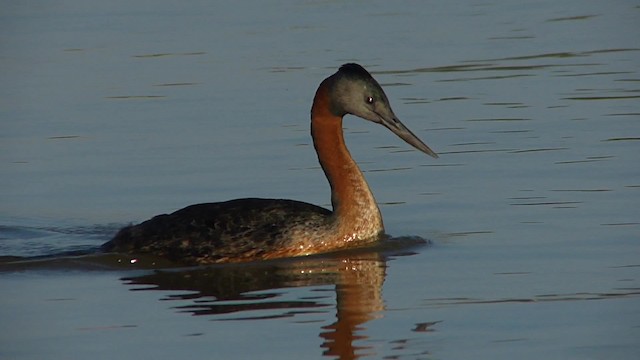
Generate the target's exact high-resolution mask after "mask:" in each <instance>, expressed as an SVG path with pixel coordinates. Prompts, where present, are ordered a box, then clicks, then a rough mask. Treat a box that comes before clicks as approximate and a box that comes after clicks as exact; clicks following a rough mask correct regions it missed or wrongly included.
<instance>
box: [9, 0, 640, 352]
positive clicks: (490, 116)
mask: <svg viewBox="0 0 640 360" xmlns="http://www.w3.org/2000/svg"><path fill="white" fill-rule="evenodd" d="M2 9H3V10H2V12H0V30H1V31H0V64H1V68H2V69H3V70H2V71H1V72H0V84H1V85H0V116H1V118H2V121H1V123H0V256H2V260H0V262H1V263H0V293H2V297H1V300H0V301H1V303H0V304H1V305H2V306H0V318H1V319H2V321H1V324H2V325H0V358H1V359H42V358H49V359H68V358H88V357H91V358H95V359H99V358H105V359H113V358H133V357H138V358H140V357H144V358H147V357H155V358H223V359H245V358H252V359H261V358H263V359H273V358H280V359H300V358H322V357H329V358H342V359H350V358H356V357H362V358H372V359H379V358H387V359H392V358H393V359H466V358H491V359H513V358H516V357H517V358H521V359H539V358H545V359H572V358H576V359H577V358H580V359H584V358H587V359H634V358H637V357H638V355H640V346H639V345H638V341H637V339H638V338H640V296H639V295H640V284H639V281H640V280H639V278H640V261H639V260H638V259H639V257H638V254H640V230H639V227H640V218H639V217H638V211H637V208H638V205H639V203H640V195H639V191H640V168H639V167H638V164H639V163H640V161H639V160H640V156H639V155H638V154H639V151H638V150H639V149H638V145H639V144H640V122H639V120H640V116H639V115H640V106H639V105H638V104H640V102H638V99H640V94H639V92H638V91H639V89H640V88H639V82H640V74H639V70H640V43H639V42H638V40H637V34H638V31H639V30H640V25H638V24H640V19H639V18H640V5H639V4H637V3H634V2H632V1H618V2H614V3H607V4H604V3H602V2H597V1H580V2H578V1H567V2H555V1H535V2H533V1H529V2H524V3H523V2H520V3H517V4H516V3H511V2H506V1H499V2H494V3H482V2H446V3H445V2H443V3H426V2H405V3H397V2H366V3H362V2H339V1H338V2H294V1H290V2H272V3H268V4H266V3H263V2H261V3H259V4H258V3H256V4H254V5H253V6H251V4H246V3H244V4H236V3H232V2H229V3H219V2H218V3H211V4H209V3H197V4H195V3H192V4H188V5H187V4H182V3H172V2H162V1H161V2H153V4H151V3H146V2H126V3H118V2H107V3H97V2H78V3H73V2H67V3H64V4H58V3H54V2H51V3H48V2H47V3H43V4H40V5H39V6H38V7H34V6H30V5H29V4H25V3H12V4H4V5H3V6H2ZM348 61H357V62H359V63H361V64H363V65H364V66H365V67H367V68H368V69H369V70H371V72H372V73H373V74H374V76H375V77H376V78H377V79H378V80H379V81H380V82H381V83H382V84H383V87H384V88H385V90H386V91H387V94H388V95H389V98H390V101H391V103H392V105H393V108H394V110H395V112H396V114H397V115H398V116H399V117H400V118H401V119H402V121H403V122H404V123H405V124H406V125H407V126H408V127H409V128H411V129H412V130H414V132H415V133H416V134H418V135H419V136H420V137H421V138H422V139H423V140H425V141H426V142H427V143H428V144H429V145H430V146H431V147H432V148H433V149H434V150H436V151H437V152H438V153H439V154H440V159H438V160H434V159H431V158H429V157H426V156H424V155H421V154H419V153H418V152H416V151H412V150H410V149H409V148H408V147H407V146H405V145H404V144H403V143H402V142H401V141H400V140H398V139H396V138H395V137H394V136H393V135H390V134H389V133H388V131H386V130H385V129H382V128H379V127H376V126H374V125H373V124H370V123H365V122H363V121H360V120H357V119H353V118H349V119H346V120H345V126H346V129H345V131H346V133H347V136H346V137H347V143H348V146H349V148H350V150H351V152H352V154H353V156H354V158H355V159H356V160H357V161H358V163H359V164H360V166H361V167H362V169H363V171H364V172H365V176H366V177H367V179H368V181H369V183H370V186H371V188H372V190H373V191H374V193H375V195H376V198H377V200H378V202H379V203H380V205H381V210H382V212H383V216H384V219H385V226H386V228H387V231H388V232H389V233H391V234H393V235H397V236H404V235H409V236H417V237H421V238H425V239H429V240H430V244H428V245H424V244H422V245H420V244H416V242H415V241H414V239H412V238H400V239H396V241H395V242H390V243H388V244H384V245H383V246H381V247H377V248H373V249H366V250H363V251H354V252H348V253H341V254H333V255H326V256H319V257H312V258H304V259H289V260H282V261H275V262H268V263H262V264H245V265H232V266H229V265H227V266H217V267H209V268H188V269H184V268H172V267H167V266H168V265H170V264H166V263H163V262H162V261H160V260H159V259H153V258H127V257H118V256H115V257H114V256H108V257H102V256H92V255H90V256H71V255H75V254H80V253H87V252H88V253H91V252H92V251H93V250H95V249H96V248H97V247H98V246H99V245H100V244H101V243H102V242H104V241H106V240H108V239H109V238H110V237H111V236H112V235H113V234H114V233H115V232H116V231H117V229H118V228H119V227H120V226H123V225H126V224H127V223H129V222H137V221H141V220H144V219H146V218H148V217H150V216H153V215H156V214H159V213H164V212H170V211H173V210H175V209H178V208H181V207H183V206H185V205H188V204H192V203H199V202H205V201H222V200H227V199H231V198H237V197H247V196H259V197H277V198H292V199H297V200H302V201H307V202H311V203H314V204H318V205H324V206H328V205H329V203H330V200H329V194H328V186H327V184H326V180H325V179H324V177H323V174H322V172H321V170H320V168H319V166H318V165H317V160H316V158H315V154H314V152H313V147H312V146H311V143H310V137H309V129H308V126H309V118H308V116H309V115H308V114H309V108H310V102H311V99H312V97H313V94H314V91H315V88H316V86H317V85H318V83H319V82H320V81H321V80H322V79H323V78H324V77H326V76H328V75H329V74H331V73H333V72H334V71H335V70H336V68H337V67H338V66H339V65H340V64H342V63H344V62H348ZM59 254H66V255H67V256H53V257H52V255H59ZM18 257H29V258H31V259H32V260H31V261H26V262H25V261H16V260H17V259H18ZM33 257H36V258H33Z"/></svg>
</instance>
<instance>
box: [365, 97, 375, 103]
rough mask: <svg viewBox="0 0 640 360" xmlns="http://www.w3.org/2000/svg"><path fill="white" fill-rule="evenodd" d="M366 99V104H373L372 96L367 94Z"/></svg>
mask: <svg viewBox="0 0 640 360" xmlns="http://www.w3.org/2000/svg"><path fill="white" fill-rule="evenodd" d="M366 101H367V104H373V101H374V100H373V97H371V96H367V99H366Z"/></svg>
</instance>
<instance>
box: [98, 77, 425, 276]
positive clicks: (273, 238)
mask: <svg viewBox="0 0 640 360" xmlns="http://www.w3.org/2000/svg"><path fill="white" fill-rule="evenodd" d="M346 114H353V115H356V116H360V117H362V118H364V119H367V120H370V121H373V122H377V123H380V124H382V125H384V126H386V127H387V128H389V129H390V130H391V131H393V132H394V133H396V135H398V136H400V137H401V138H402V139H403V140H405V141H407V142H408V143H409V144H411V145H412V146H414V147H416V148H417V149H419V150H421V151H423V152H425V153H427V154H429V155H431V156H434V157H437V155H436V154H435V153H434V152H433V151H432V150H431V149H429V147H428V146H427V145H425V144H424V143H423V142H422V141H420V140H419V139H418V138H417V137H416V136H415V135H413V133H411V131H409V130H408V129H407V128H406V127H404V125H402V123H400V121H399V120H398V119H397V118H396V116H395V115H394V114H393V111H392V110H391V107H390V105H389V103H388V100H387V97H386V95H385V94H384V92H383V90H382V88H381V87H380V85H379V84H378V83H377V82H376V81H375V80H374V79H373V78H372V77H371V75H370V74H369V73H368V72H367V71H366V70H365V69H364V68H362V67H361V66H360V65H357V64H345V65H343V66H342V67H341V68H340V70H339V71H338V72H337V73H335V74H334V75H332V76H330V77H328V78H327V79H325V80H324V81H323V82H322V83H321V84H320V86H319V88H318V90H317V92H316V96H315V98H314V101H313V106H312V109H311V135H312V138H313V143H314V147H315V149H316V152H317V154H318V160H319V162H320V165H321V166H322V169H323V170H324V173H325V175H326V176H327V179H328V180H329V184H330V185H331V203H332V206H333V211H329V210H327V209H325V208H322V207H318V206H315V205H312V204H308V203H304V202H300V201H294V200H282V199H257V198H247V199H237V200H231V201H226V202H218V203H206V204H198V205H191V206H188V207H186V208H184V209H181V210H178V211H176V212H174V213H172V214H169V215H159V216H156V217H154V218H152V219H150V220H147V221H145V222H143V223H141V224H138V225H132V226H128V227H125V228H123V229H122V230H120V232H119V233H118V234H117V235H116V236H115V237H114V238H113V239H112V240H111V241H109V242H107V243H105V244H104V245H103V249H104V250H105V251H114V252H126V253H133V254H135V253H148V254H154V255H158V256H162V257H166V258H168V259H171V260H174V261H177V262H181V263H188V264H210V263H221V262H242V261H253V260H265V259H273V258H280V257H290V256H302V255H310V254H317V253H324V252H330V251H336V250H341V249H347V248H352V247H358V246H363V245H366V244H369V243H372V242H375V241H377V240H379V239H380V238H381V237H382V236H384V226H383V222H382V216H381V215H380V210H379V209H378V206H377V204H376V201H375V198H374V197H373V194H372V193H371V190H370V189H369V186H368V184H367V182H366V180H365V178H364V176H363V175H362V172H361V171H360V169H359V168H358V165H357V164H356V163H355V161H354V160H353V159H352V158H351V155H350V154H349V151H348V150H347V147H346V145H345V143H344V136H343V130H342V118H343V116H344V115H346Z"/></svg>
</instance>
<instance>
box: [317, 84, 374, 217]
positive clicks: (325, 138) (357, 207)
mask: <svg viewBox="0 0 640 360" xmlns="http://www.w3.org/2000/svg"><path fill="white" fill-rule="evenodd" d="M330 105H331V104H330V97H329V93H328V89H327V86H320V88H319V89H318V91H317V93H316V96H315V98H314V101H313V107H312V108H311V136H312V137H313V145H314V147H315V149H316V152H317V154H318V160H319V161H320V165H321V166H322V170H323V171H324V173H325V175H326V177H327V179H328V180H329V184H330V185H331V204H332V205H333V212H334V215H335V216H336V217H337V218H342V219H343V220H344V219H346V218H350V219H349V221H360V220H357V219H369V221H374V222H379V226H380V228H382V217H381V216H380V210H379V209H378V205H377V204H376V201H375V199H374V197H373V194H372V193H371V190H370V189H369V185H368V184H367V182H366V180H365V178H364V176H363V175H362V172H361V171H360V169H359V168H358V165H357V164H356V162H355V161H354V160H353V158H352V157H351V154H350V153H349V150H348V149H347V147H346V145H345V142H344V134H343V130H342V116H339V115H335V114H333V113H332V111H331V106H330Z"/></svg>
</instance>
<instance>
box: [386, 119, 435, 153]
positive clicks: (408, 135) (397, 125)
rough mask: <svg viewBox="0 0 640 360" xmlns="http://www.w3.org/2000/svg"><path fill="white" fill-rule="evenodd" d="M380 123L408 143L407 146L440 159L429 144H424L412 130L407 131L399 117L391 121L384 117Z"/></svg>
mask: <svg viewBox="0 0 640 360" xmlns="http://www.w3.org/2000/svg"><path fill="white" fill-rule="evenodd" d="M380 120H381V121H380V123H381V124H382V125H384V126H385V127H386V128H387V129H389V130H391V131H392V132H393V133H394V134H396V135H398V137H400V138H401V139H402V140H404V141H406V142H407V144H409V145H411V146H413V147H414V148H416V149H418V150H420V151H422V152H423V153H425V154H427V155H429V156H432V157H434V158H438V154H436V153H435V151H433V150H431V149H430V148H429V147H428V146H427V144H425V143H423V142H422V140H420V139H419V138H418V137H417V136H415V135H414V134H413V133H412V132H411V130H409V129H407V127H406V126H404V124H403V123H402V122H400V120H398V118H397V117H395V116H394V117H393V118H391V120H388V119H385V118H384V117H382V116H381V117H380Z"/></svg>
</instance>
